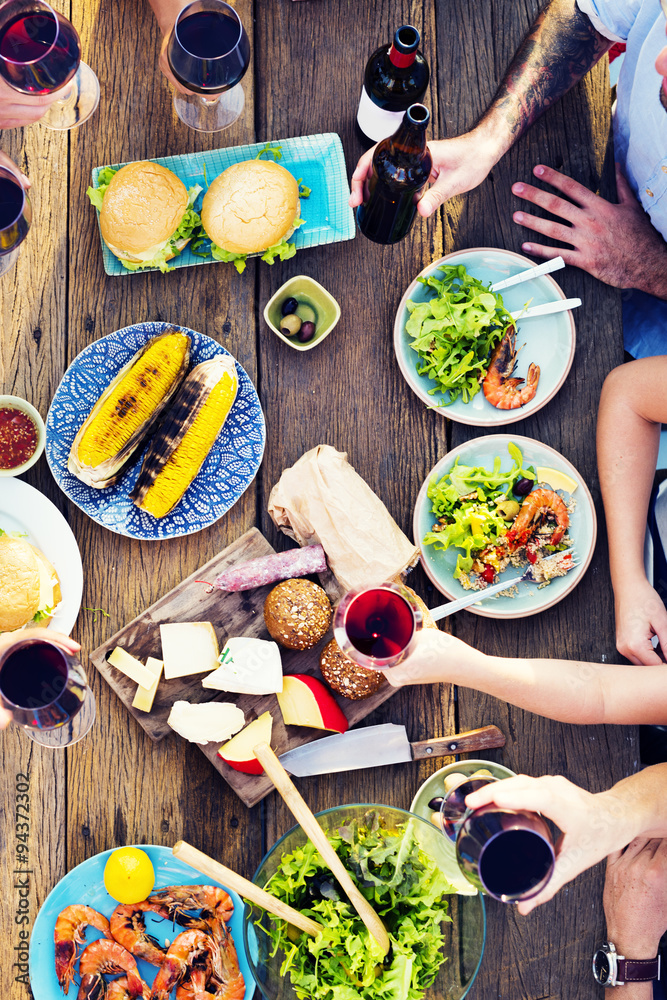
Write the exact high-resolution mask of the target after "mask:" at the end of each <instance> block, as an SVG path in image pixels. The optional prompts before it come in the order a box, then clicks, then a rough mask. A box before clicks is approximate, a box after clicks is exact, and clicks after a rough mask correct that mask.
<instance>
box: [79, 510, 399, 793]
mask: <svg viewBox="0 0 667 1000" xmlns="http://www.w3.org/2000/svg"><path fill="white" fill-rule="evenodd" d="M274 551H275V549H273V548H272V546H271V545H270V544H269V542H268V541H267V540H266V538H264V536H263V535H262V533H261V532H260V531H258V530H257V528H251V529H250V531H246V533H245V534H244V535H242V536H241V537H240V538H238V539H237V540H236V541H235V542H233V543H232V544H231V545H228V546H227V548H226V549H223V551H222V552H220V553H219V554H218V555H217V556H215V557H214V558H213V559H211V560H210V562H207V563H206V565H205V566H202V567H201V568H200V569H198V570H197V571H196V572H195V573H193V574H192V576H189V577H188V578H187V580H183V582H182V583H179V585H178V586H177V587H175V588H174V589H173V590H172V591H170V593H168V594H166V595H165V596H164V597H162V598H160V600H159V601H156V602H155V604H153V605H151V607H150V608H147V610H146V611H144V612H143V614H141V615H139V616H138V617H137V618H135V619H134V621H131V622H130V623H129V624H128V625H125V627H124V628H122V629H120V631H119V632H116V634H115V635H113V636H112V637H111V638H110V639H109V640H108V641H107V642H105V643H104V644H103V645H102V646H100V647H99V648H98V649H96V650H94V652H92V653H91V654H90V660H91V662H92V663H93V664H94V665H95V667H96V668H97V669H98V670H99V672H100V673H101V674H102V676H103V677H104V679H105V681H106V682H107V683H108V684H109V685H110V687H112V688H113V690H114V691H115V692H116V694H117V695H118V697H119V698H120V700H121V701H122V702H123V704H124V705H125V706H126V708H127V709H128V710H129V711H130V712H131V713H132V715H133V716H134V717H135V719H136V720H137V722H138V723H139V725H140V726H142V727H143V728H144V729H145V730H146V732H147V733H148V735H149V736H150V738H151V739H152V740H155V741H156V742H157V741H158V740H161V739H163V737H165V736H167V735H169V734H171V735H172V736H173V738H174V739H180V738H181V737H180V736H177V735H176V733H174V731H173V730H172V729H171V728H170V727H169V726H168V725H167V718H168V716H169V712H170V711H171V706H172V705H173V703H174V702H175V701H180V700H182V701H189V702H204V701H206V702H207V701H228V702H233V703H234V704H235V705H238V707H239V708H240V709H241V710H242V711H243V713H244V715H245V720H246V723H249V722H252V721H253V720H254V719H256V718H257V717H258V716H259V715H261V714H262V712H266V711H269V712H271V715H272V716H273V733H272V736H271V746H272V747H273V749H274V750H275V752H276V753H277V754H278V755H280V754H281V753H285V751H286V750H291V749H292V748H293V747H298V746H301V745H302V744H303V743H310V742H311V741H312V740H316V739H317V738H318V737H320V736H326V735H330V734H329V733H325V732H323V731H322V730H319V729H310V728H308V727H306V726H285V724H284V722H283V719H282V715H281V712H280V708H279V706H278V700H277V698H276V696H275V695H274V694H268V695H260V696H257V695H245V694H228V693H226V692H224V691H213V690H210V689H208V688H204V687H202V683H201V682H202V676H205V675H202V674H198V675H195V676H194V677H178V678H174V679H173V680H170V681H166V680H164V678H163V679H162V680H161V681H160V684H159V686H158V689H157V694H156V695H155V701H154V702H153V709H152V711H151V712H140V711H139V710H138V709H136V708H133V707H132V701H133V699H134V695H135V693H136V690H137V685H136V684H135V683H134V681H131V680H130V679H129V678H128V677H126V676H125V675H124V674H121V672H120V671H119V670H116V668H115V667H112V666H111V664H110V663H109V662H108V661H107V656H108V654H109V653H110V652H111V650H112V649H114V648H115V647H116V646H121V647H122V648H123V649H125V650H127V652H128V653H130V654H131V655H132V656H135V657H136V658H137V659H138V660H141V661H142V662H145V660H146V657H148V656H155V657H157V658H158V659H162V647H161V643H160V625H161V624H163V623H165V622H202V621H204V622H205V621H210V622H211V624H212V625H213V627H214V628H215V632H216V635H217V637H218V642H219V644H220V649H222V647H223V645H224V643H225V642H226V640H227V639H228V638H229V637H231V636H239V635H248V636H255V637H256V638H258V639H270V638H271V636H270V635H269V633H268V631H267V629H266V626H265V624H264V611H263V609H264V601H265V600H266V596H267V594H268V593H269V591H270V590H271V587H272V586H274V585H273V584H269V585H267V586H265V587H257V588H256V589H255V590H245V591H241V592H239V593H233V594H229V593H223V592H222V591H219V590H214V591H213V592H212V593H211V594H207V593H206V587H204V586H203V585H202V584H201V583H195V580H213V579H214V578H215V577H216V576H217V575H218V574H219V573H222V571H223V570H225V569H228V568H229V567H230V566H234V565H235V564H237V563H242V562H247V560H249V559H257V558H259V557H260V556H266V555H270V554H271V553H272V552H274ZM331 637H332V633H331V632H330V633H329V634H328V635H327V636H325V638H324V639H323V640H322V641H321V642H320V643H318V645H317V646H314V647H313V648H312V649H307V650H304V651H302V652H298V651H295V650H290V649H283V648H282V647H281V649H280V652H281V656H282V662H283V673H285V674H312V675H313V676H315V677H317V678H318V679H319V680H322V675H321V673H320V668H319V659H320V652H321V650H322V648H323V646H324V645H326V643H327V642H328V641H329V640H330V639H331ZM394 691H395V688H392V687H391V685H389V684H387V683H386V682H385V683H384V684H383V685H382V687H381V688H380V690H379V691H377V692H376V693H375V694H373V695H371V696H370V698H366V699H364V700H363V701H350V700H349V699H348V698H343V697H342V696H340V695H335V698H336V700H337V702H338V704H339V705H340V707H341V708H342V710H343V712H344V713H345V715H346V716H347V718H348V720H349V722H350V725H354V724H355V723H356V722H359V721H360V719H363V718H365V717H366V716H367V715H369V714H370V713H371V712H372V711H373V710H374V709H375V708H377V706H378V705H381V704H382V702H384V701H386V700H387V699H388V698H391V696H392V694H393V693H394ZM221 746H222V744H221V743H208V744H207V745H206V746H202V747H201V750H202V752H203V753H204V754H205V755H206V756H207V757H208V759H209V760H210V761H211V763H212V764H213V766H214V767H215V769H216V770H217V771H219V772H220V774H221V775H222V776H223V778H224V779H225V781H227V783H228V784H229V785H231V787H232V788H233V789H234V791H235V792H236V794H237V795H238V796H239V798H240V799H242V800H243V802H245V804H246V805H247V806H254V805H256V804H257V803H258V802H259V801H260V800H261V799H263V798H264V796H265V795H268V793H269V792H271V791H272V790H273V787H274V786H273V783H272V782H271V781H270V780H269V779H268V778H267V777H266V776H265V775H259V776H257V775H252V774H243V773H242V772H241V771H235V770H234V769H233V768H231V767H230V766H229V765H228V764H226V763H225V762H224V761H223V760H222V759H221V758H220V757H218V750H219V748H220V747H221Z"/></svg>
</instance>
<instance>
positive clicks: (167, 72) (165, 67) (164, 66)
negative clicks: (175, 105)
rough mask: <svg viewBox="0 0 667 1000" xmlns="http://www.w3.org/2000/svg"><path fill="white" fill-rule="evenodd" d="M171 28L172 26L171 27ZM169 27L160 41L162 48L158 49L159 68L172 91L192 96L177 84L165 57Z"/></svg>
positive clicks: (169, 33)
mask: <svg viewBox="0 0 667 1000" xmlns="http://www.w3.org/2000/svg"><path fill="white" fill-rule="evenodd" d="M171 27H173V25H172V26H171ZM171 27H170V28H169V29H168V31H167V32H166V34H165V36H164V39H163V40H162V48H161V49H160V59H159V66H160V69H161V70H162V72H163V74H164V76H166V78H167V80H168V81H169V83H170V84H171V85H172V87H173V88H174V90H177V91H178V92H179V94H192V93H193V91H192V90H186V89H185V87H184V86H183V84H182V83H179V82H178V80H177V79H176V77H175V76H174V74H173V73H172V71H171V66H170V65H169V58H168V57H167V46H168V44H169V37H170V35H171Z"/></svg>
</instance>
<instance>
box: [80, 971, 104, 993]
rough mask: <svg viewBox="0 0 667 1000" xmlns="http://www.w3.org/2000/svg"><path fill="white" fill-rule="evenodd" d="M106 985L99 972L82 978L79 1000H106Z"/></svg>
mask: <svg viewBox="0 0 667 1000" xmlns="http://www.w3.org/2000/svg"><path fill="white" fill-rule="evenodd" d="M105 992H106V983H105V982H104V980H103V979H102V976H101V975H100V974H99V972H96V973H94V974H91V973H87V974H86V975H85V976H81V983H80V985H79V992H78V993H77V1000H105Z"/></svg>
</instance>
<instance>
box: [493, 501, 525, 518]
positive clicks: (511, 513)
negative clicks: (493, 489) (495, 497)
mask: <svg viewBox="0 0 667 1000" xmlns="http://www.w3.org/2000/svg"><path fill="white" fill-rule="evenodd" d="M520 510H521V507H520V505H519V504H518V503H517V502H516V500H503V502H502V503H499V504H498V513H499V514H500V516H501V517H502V518H504V519H505V520H506V521H513V520H514V518H515V517H516V516H517V514H518V513H519V511H520Z"/></svg>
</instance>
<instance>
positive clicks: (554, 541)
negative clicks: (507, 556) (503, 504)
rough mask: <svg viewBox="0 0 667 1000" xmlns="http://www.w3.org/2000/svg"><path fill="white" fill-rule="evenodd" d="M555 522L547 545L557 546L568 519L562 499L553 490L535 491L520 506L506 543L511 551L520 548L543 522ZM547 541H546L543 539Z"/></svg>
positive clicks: (568, 521) (566, 526) (568, 522)
mask: <svg viewBox="0 0 667 1000" xmlns="http://www.w3.org/2000/svg"><path fill="white" fill-rule="evenodd" d="M547 519H548V520H550V521H555V522H556V527H555V528H554V530H553V534H552V535H551V537H550V538H549V539H548V544H549V545H558V543H559V542H560V541H561V539H562V537H563V535H564V534H565V532H566V531H567V529H568V527H569V524H570V517H569V514H568V512H567V507H566V506H565V504H564V502H563V499H562V498H561V497H559V496H558V494H557V493H555V492H554V491H553V490H545V489H537V490H533V492H532V493H529V494H528V496H527V497H526V499H525V500H524V501H523V503H522V504H521V510H520V511H519V513H518V514H517V516H516V517H515V518H514V523H513V524H512V527H511V528H510V530H509V531H508V532H507V536H506V537H507V541H508V543H509V547H510V549H511V550H512V551H514V550H515V549H518V548H521V546H522V545H525V544H526V542H527V541H528V540H529V538H530V536H531V535H532V534H533V533H534V532H535V531H536V530H537V529H538V528H539V526H540V522H542V521H544V520H547ZM544 540H545V541H547V539H546V538H545V539H544Z"/></svg>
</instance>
